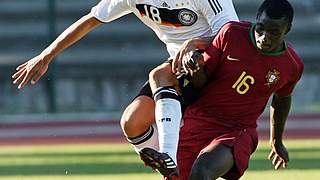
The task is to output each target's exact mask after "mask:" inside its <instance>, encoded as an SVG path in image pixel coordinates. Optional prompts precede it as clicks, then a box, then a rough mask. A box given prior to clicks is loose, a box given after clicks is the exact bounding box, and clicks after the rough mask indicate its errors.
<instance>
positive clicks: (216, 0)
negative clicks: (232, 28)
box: [215, 0, 222, 12]
mask: <svg viewBox="0 0 320 180" xmlns="http://www.w3.org/2000/svg"><path fill="white" fill-rule="evenodd" d="M215 2H216V3H217V4H218V6H219V8H220V12H221V11H222V6H221V5H220V3H219V1H218V0H215Z"/></svg>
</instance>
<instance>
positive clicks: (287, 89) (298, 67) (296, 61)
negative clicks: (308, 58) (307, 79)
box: [276, 48, 304, 97]
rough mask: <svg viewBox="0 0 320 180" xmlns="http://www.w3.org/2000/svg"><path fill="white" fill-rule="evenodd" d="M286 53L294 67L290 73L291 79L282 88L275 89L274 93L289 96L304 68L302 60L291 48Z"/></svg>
mask: <svg viewBox="0 0 320 180" xmlns="http://www.w3.org/2000/svg"><path fill="white" fill-rule="evenodd" d="M288 55H289V58H290V60H292V64H293V66H294V68H295V71H294V74H293V75H292V77H293V79H292V81H290V82H288V83H287V84H286V85H284V86H283V87H282V88H280V89H278V90H277V91H276V94H277V95H279V96H282V97H285V96H289V95H290V94H291V93H292V91H293V89H294V87H295V85H296V84H297V83H298V81H299V80H300V79H301V76H302V72H303V69H304V65H303V62H302V60H301V59H300V58H299V56H298V55H297V54H296V53H295V52H294V51H293V50H292V49H291V48H290V50H288Z"/></svg>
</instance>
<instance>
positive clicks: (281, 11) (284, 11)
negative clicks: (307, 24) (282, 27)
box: [257, 0, 293, 24]
mask: <svg viewBox="0 0 320 180" xmlns="http://www.w3.org/2000/svg"><path fill="white" fill-rule="evenodd" d="M263 12H265V13H266V15H267V16H268V17H270V18H272V19H280V18H282V17H285V18H286V20H287V21H288V23H289V24H291V23H292V20H293V7H292V6H291V4H290V3H289V2H288V1H287V0H265V1H264V2H263V3H262V4H261V6H260V7H259V9H258V13H257V19H258V18H259V17H260V16H261V14H262V13H263Z"/></svg>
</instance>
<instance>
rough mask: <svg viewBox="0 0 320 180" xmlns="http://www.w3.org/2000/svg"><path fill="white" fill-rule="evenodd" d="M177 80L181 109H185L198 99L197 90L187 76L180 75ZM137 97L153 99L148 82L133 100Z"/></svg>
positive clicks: (169, 61) (168, 61)
mask: <svg viewBox="0 0 320 180" xmlns="http://www.w3.org/2000/svg"><path fill="white" fill-rule="evenodd" d="M171 62H172V60H167V61H165V63H171ZM177 79H178V81H179V86H180V90H181V93H182V95H181V105H182V109H185V108H186V107H187V106H188V105H190V104H191V103H193V102H194V101H195V100H196V99H197V98H198V97H199V90H198V89H196V88H194V87H193V85H192V83H191V82H190V76H189V75H187V74H182V75H179V76H178V77H177ZM138 96H149V97H151V98H153V95H152V91H151V87H150V84H149V81H147V82H145V83H144V85H143V86H142V88H141V90H140V92H139V93H138V95H137V96H136V97H135V98H137V97H138ZM135 98H134V99H135Z"/></svg>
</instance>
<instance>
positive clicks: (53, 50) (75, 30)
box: [12, 14, 102, 89]
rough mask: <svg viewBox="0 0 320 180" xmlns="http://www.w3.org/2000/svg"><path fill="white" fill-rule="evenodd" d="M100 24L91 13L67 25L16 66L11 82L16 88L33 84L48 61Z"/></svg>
mask: <svg viewBox="0 0 320 180" xmlns="http://www.w3.org/2000/svg"><path fill="white" fill-rule="evenodd" d="M100 24H102V23H101V22H100V21H98V20H97V19H96V18H94V17H93V16H92V15H91V14H88V15H85V16H83V17H82V18H81V19H79V20H78V21H76V22H75V23H73V24H72V25H71V26H69V27H68V28H67V29H66V30H65V31H64V32H63V33H61V34H60V35H59V37H58V38H57V39H56V40H55V41H53V42H52V43H51V44H50V45H49V46H48V47H47V48H46V49H45V50H43V51H42V52H41V53H40V54H39V55H38V56H36V57H34V58H32V59H30V60H28V61H27V62H25V63H23V64H21V65H19V66H18V67H17V68H16V72H15V74H13V75H12V78H13V84H16V85H18V88H19V89H21V88H23V87H24V86H25V85H26V84H27V83H28V82H29V81H31V84H35V83H36V82H38V80H39V79H40V78H41V77H42V76H43V75H44V74H45V72H46V71H47V69H48V65H49V64H50V62H51V61H52V60H53V59H54V57H56V56H57V55H58V54H59V53H61V52H62V51H63V50H64V49H66V48H67V47H69V46H71V45H72V44H74V43H75V42H77V41H78V40H80V39H81V38H82V37H83V36H85V35H86V34H87V33H89V32H90V31H91V30H93V29H94V28H95V27H97V26H98V25H100Z"/></svg>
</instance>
